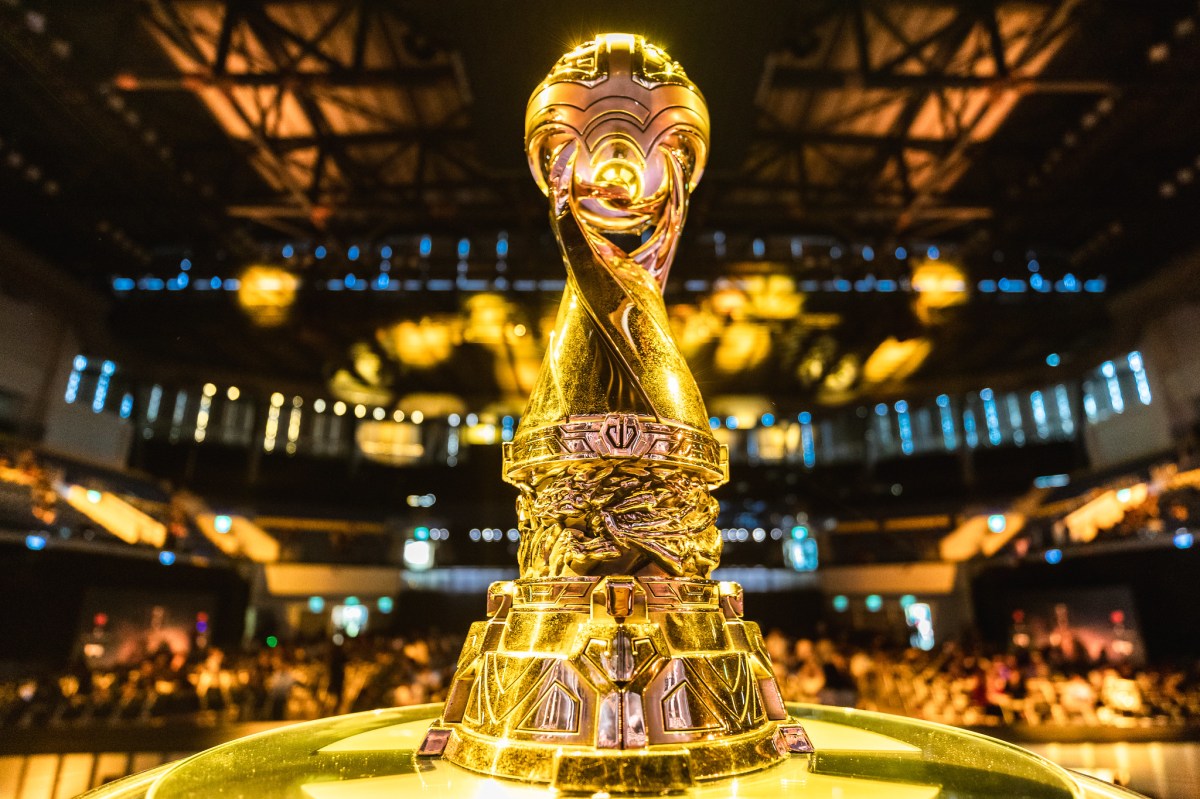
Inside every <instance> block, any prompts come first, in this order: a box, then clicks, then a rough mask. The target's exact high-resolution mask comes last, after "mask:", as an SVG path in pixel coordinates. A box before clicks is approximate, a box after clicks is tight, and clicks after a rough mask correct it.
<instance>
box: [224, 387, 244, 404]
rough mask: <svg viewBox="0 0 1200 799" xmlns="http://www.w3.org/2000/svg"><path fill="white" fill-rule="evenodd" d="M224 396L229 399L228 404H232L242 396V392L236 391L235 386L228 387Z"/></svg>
mask: <svg viewBox="0 0 1200 799" xmlns="http://www.w3.org/2000/svg"><path fill="white" fill-rule="evenodd" d="M225 396H226V397H228V398H229V401H230V402H233V401H234V400H236V399H237V398H238V397H240V396H242V392H241V390H239V389H238V387H237V386H230V387H229V388H228V389H227V390H226V391H225Z"/></svg>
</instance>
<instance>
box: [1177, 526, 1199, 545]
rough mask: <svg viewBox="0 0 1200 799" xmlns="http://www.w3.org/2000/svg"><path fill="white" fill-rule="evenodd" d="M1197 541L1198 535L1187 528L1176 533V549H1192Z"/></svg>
mask: <svg viewBox="0 0 1200 799" xmlns="http://www.w3.org/2000/svg"><path fill="white" fill-rule="evenodd" d="M1195 543H1196V537H1195V536H1194V535H1192V534H1191V533H1190V532H1188V531H1187V530H1183V529H1180V530H1178V531H1176V533H1175V548H1176V549H1191V548H1192V547H1193V546H1194V545H1195Z"/></svg>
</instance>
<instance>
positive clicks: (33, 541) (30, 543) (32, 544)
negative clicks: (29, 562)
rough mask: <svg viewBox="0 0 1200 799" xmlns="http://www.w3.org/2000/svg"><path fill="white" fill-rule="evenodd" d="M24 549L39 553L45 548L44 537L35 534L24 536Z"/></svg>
mask: <svg viewBox="0 0 1200 799" xmlns="http://www.w3.org/2000/svg"><path fill="white" fill-rule="evenodd" d="M25 547H26V548H27V549H31V550H33V551H34V552H41V551H42V550H43V549H45V548H46V537H45V536H44V535H38V534H37V533H30V534H29V535H27V536H25Z"/></svg>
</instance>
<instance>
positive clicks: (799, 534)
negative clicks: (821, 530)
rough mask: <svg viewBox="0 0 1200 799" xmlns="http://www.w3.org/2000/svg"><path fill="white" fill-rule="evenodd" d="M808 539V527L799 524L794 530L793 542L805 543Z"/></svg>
mask: <svg viewBox="0 0 1200 799" xmlns="http://www.w3.org/2000/svg"><path fill="white" fill-rule="evenodd" d="M806 538H808V527H807V526H805V525H803V524H797V525H796V526H795V527H793V528H792V540H793V541H803V540H804V539H806Z"/></svg>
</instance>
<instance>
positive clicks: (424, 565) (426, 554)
mask: <svg viewBox="0 0 1200 799" xmlns="http://www.w3.org/2000/svg"><path fill="white" fill-rule="evenodd" d="M404 565H405V566H407V567H408V568H410V569H412V570H413V571H428V570H429V569H431V568H433V544H431V543H429V542H428V541H416V540H408V541H405V542H404Z"/></svg>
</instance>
